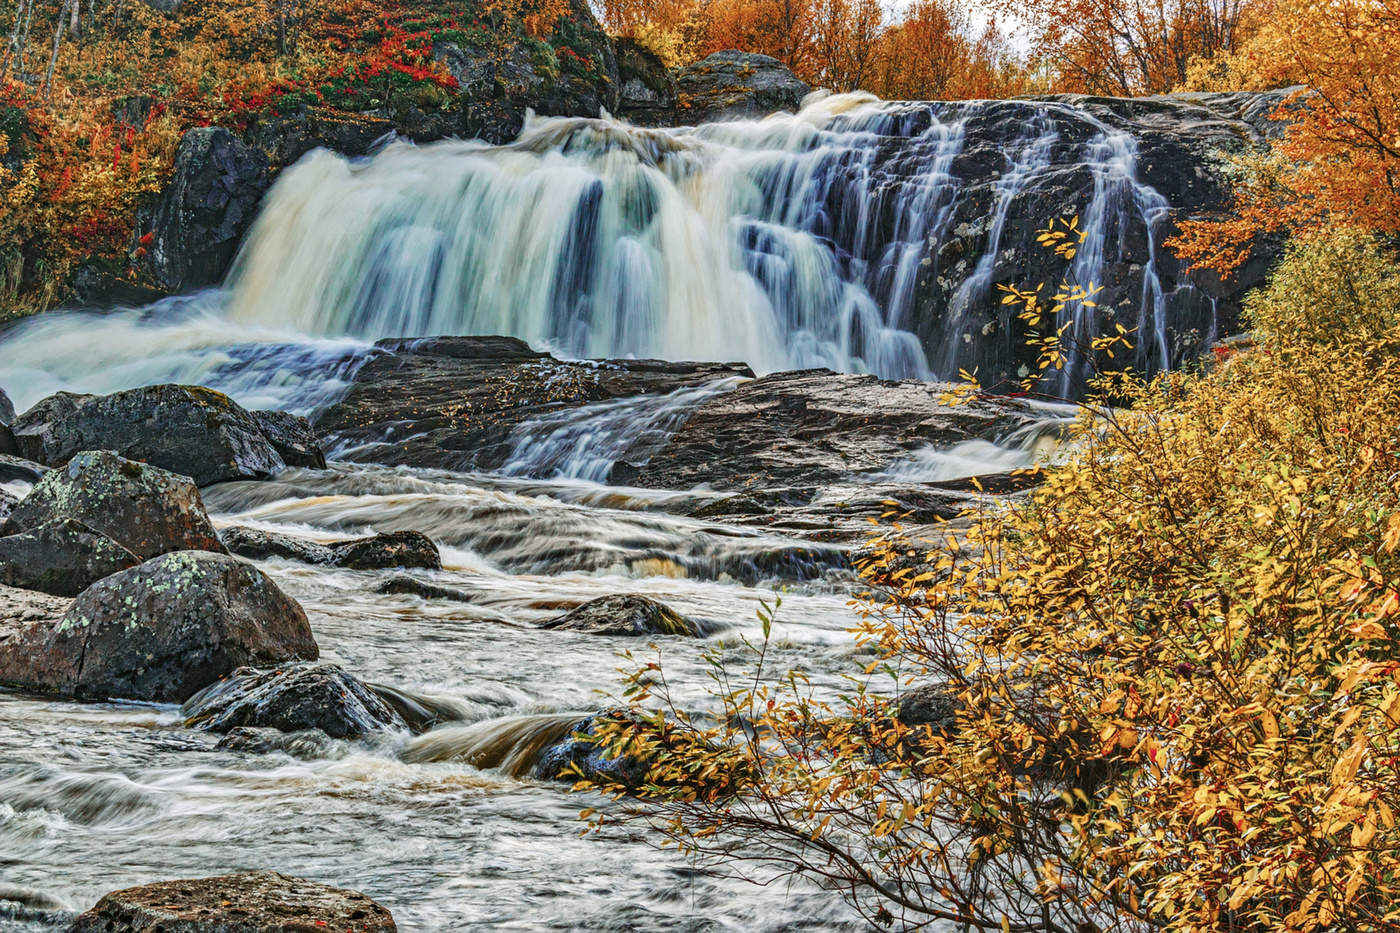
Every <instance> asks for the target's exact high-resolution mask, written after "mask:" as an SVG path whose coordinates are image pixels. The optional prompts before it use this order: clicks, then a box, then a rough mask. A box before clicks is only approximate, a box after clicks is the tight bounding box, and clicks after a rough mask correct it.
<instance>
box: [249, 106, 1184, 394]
mask: <svg viewBox="0 0 1400 933" xmlns="http://www.w3.org/2000/svg"><path fill="white" fill-rule="evenodd" d="M993 106H1001V107H1002V108H1003V109H1004V108H1006V107H1007V106H1008V105H1007V102H999V103H993V102H966V103H960V104H928V103H918V104H916V103H887V102H882V101H879V100H877V99H875V98H874V97H872V96H870V95H866V94H847V95H837V96H824V97H823V96H821V95H814V96H813V99H810V100H809V101H808V103H807V104H806V105H805V106H804V107H803V109H802V110H801V112H800V113H797V114H776V115H774V116H771V117H769V118H767V119H765V120H761V121H740V122H733V123H719V124H707V125H704V126H700V127H692V128H679V129H669V130H651V129H639V128H636V127H632V126H630V125H628V124H625V123H622V122H618V121H614V120H610V119H602V120H587V119H573V118H532V119H530V120H529V121H528V123H527V125H526V127H525V129H524V130H523V131H522V133H521V135H520V137H519V139H517V140H516V141H515V142H514V143H512V144H509V145H506V146H494V147H493V146H487V145H485V144H482V143H479V142H456V141H449V142H442V143H436V144H433V145H429V146H423V147H416V146H413V145H410V144H408V143H396V144H393V145H391V146H389V147H388V148H387V149H386V150H384V151H383V152H381V153H380V154H378V155H377V156H375V157H373V158H370V159H365V160H358V161H353V160H346V159H344V158H342V157H340V156H337V155H334V154H332V153H329V152H324V151H321V152H316V153H312V154H311V155H309V156H308V157H306V158H305V159H303V160H302V161H301V162H300V163H298V164H297V165H296V166H294V167H293V168H291V169H289V170H288V171H286V172H284V173H283V175H282V177H281V179H280V180H279V182H278V184H277V185H276V187H275V188H274V190H273V192H272V194H271V196H270V198H269V200H268V202H267V205H266V207H265V208H264V210H263V213H262V215H261V216H260V218H259V220H258V222H257V224H256V225H255V227H254V230H253V232H252V234H251V236H250V238H249V241H248V243H247V244H246V246H245V249H244V250H243V252H242V253H241V255H240V257H239V260H238V262H237V264H236V266H235V269H234V270H233V272H232V274H231V278H230V281H229V287H230V289H231V296H230V298H229V302H230V307H229V311H228V314H229V316H230V317H231V318H232V319H233V320H235V321H239V322H244V323H248V324H256V325H259V326H263V327H271V326H279V327H288V326H290V327H292V328H294V329H296V330H298V331H300V332H303V333H307V334H315V335H321V336H348V337H355V338H360V339H367V338H378V337H384V336H405V335H407V336H418V335H429V334H445V333H454V334H509V335H513V336H517V337H521V338H523V339H525V340H527V341H529V342H530V343H531V344H533V345H536V346H539V347H543V348H548V349H551V350H553V351H554V352H556V353H560V354H562V355H567V356H573V357H617V356H636V357H661V358H667V359H708V360H743V361H745V362H748V363H749V364H750V365H752V366H753V367H754V368H755V369H756V370H758V371H760V372H763V371H774V370H782V369H798V368H807V367H828V368H831V369H836V370H842V371H850V372H875V373H878V374H879V375H882V376H885V377H891V378H906V377H912V378H931V377H945V378H947V377H953V376H955V375H956V373H957V370H958V368H959V367H960V365H961V363H962V362H963V361H964V358H965V356H966V354H965V352H964V345H965V344H966V343H967V342H968V341H969V340H970V339H971V337H970V336H969V335H968V334H967V333H964V331H965V330H967V328H968V327H969V326H970V325H969V321H970V320H971V318H972V315H974V314H975V313H986V309H987V308H988V307H992V308H995V306H996V305H998V304H999V299H1000V296H999V295H998V294H996V293H995V290H994V288H993V286H994V284H995V283H996V282H997V281H998V279H997V272H998V270H997V260H998V256H999V254H1000V253H1001V252H1002V251H1003V250H1004V249H1005V248H1006V246H1007V245H1008V240H1010V239H1013V237H1012V234H1011V231H1009V230H1008V218H1009V217H1010V216H1011V215H1012V207H1013V204H1015V203H1016V202H1017V201H1018V199H1022V198H1025V197H1031V196H1034V192H1035V190H1036V188H1037V186H1038V185H1040V184H1041V183H1042V182H1043V181H1044V180H1045V179H1046V178H1050V177H1051V176H1053V175H1054V173H1055V172H1057V171H1063V170H1064V168H1065V165H1066V164H1067V163H1068V164H1070V165H1080V166H1083V165H1087V166H1089V169H1090V172H1091V173H1092V177H1093V180H1092V186H1091V189H1092V190H1090V191H1087V192H1081V194H1083V196H1084V198H1085V199H1086V201H1087V204H1076V203H1067V204H1064V205H1056V209H1061V208H1062V209H1063V211H1064V212H1065V213H1071V212H1074V211H1075V210H1082V211H1083V216H1084V223H1085V225H1086V226H1087V227H1088V228H1089V229H1090V232H1091V235H1092V236H1091V240H1090V242H1088V243H1086V244H1085V249H1084V250H1082V251H1081V253H1080V257H1079V259H1078V260H1077V261H1076V263H1075V268H1074V272H1075V275H1076V276H1077V277H1078V278H1080V279H1083V280H1086V281H1087V280H1095V281H1098V280H1101V279H1102V277H1103V273H1104V268H1105V267H1106V266H1107V265H1109V264H1113V263H1121V262H1123V261H1125V259H1127V260H1131V261H1133V262H1136V263H1138V265H1139V266H1140V267H1141V279H1142V281H1141V287H1140V293H1139V294H1138V296H1137V304H1138V305H1139V308H1138V310H1139V311H1140V313H1141V317H1142V321H1143V322H1144V323H1146V324H1147V325H1148V328H1147V329H1148V331H1149V332H1150V333H1149V337H1150V339H1151V341H1152V342H1153V347H1154V349H1153V350H1152V353H1153V354H1154V356H1153V358H1152V359H1150V360H1147V361H1146V362H1148V363H1149V364H1150V365H1151V366H1154V367H1155V366H1162V365H1166V364H1167V363H1168V362H1169V361H1168V360H1167V358H1166V356H1165V346H1166V343H1167V341H1166V335H1165V326H1166V324H1165V320H1166V315H1167V313H1168V310H1169V309H1168V308H1167V307H1166V303H1165V298H1164V295H1165V291H1164V289H1163V287H1162V284H1161V282H1160V281H1159V280H1158V263H1157V258H1156V252H1157V244H1156V235H1157V234H1156V227H1157V226H1158V225H1159V224H1160V222H1161V220H1162V219H1163V218H1164V217H1165V214H1166V208H1167V206H1168V205H1167V203H1166V201H1165V199H1164V198H1162V196H1161V195H1160V194H1157V193H1156V192H1155V191H1153V190H1152V189H1151V188H1148V187H1146V186H1144V185H1142V184H1140V183H1138V181H1137V176H1136V170H1135V161H1136V150H1135V147H1134V144H1133V140H1132V137H1131V136H1129V135H1128V134H1126V133H1124V132H1121V131H1115V130H1111V129H1109V128H1108V127H1105V126H1103V125H1102V124H1101V123H1099V122H1098V121H1096V120H1094V119H1093V118H1091V117H1088V116H1087V115H1085V114H1083V113H1080V112H1078V111H1077V110H1076V109H1075V108H1073V107H1071V106H1069V105H1067V104H1065V103H1062V102H1055V101H1046V102H1014V108H1015V109H1011V110H1007V111H1006V117H1005V119H1007V120H1010V121H1013V122H1014V124H1015V125H1014V126H1010V127H1007V128H1006V131H1007V133H1008V134H1009V135H1008V141H1006V142H1005V143H1002V144H998V147H999V149H1000V155H999V157H998V158H997V159H996V160H994V161H995V162H999V163H1001V164H987V163H984V162H983V161H982V160H981V159H980V158H974V157H972V156H971V155H970V153H969V152H968V129H967V127H968V123H969V120H970V119H971V118H975V117H985V115H986V114H987V112H988V108H991V107H993ZM998 112H1000V111H998ZM1071 124H1072V125H1073V126H1074V127H1075V129H1076V130H1077V132H1074V133H1069V134H1066V133H1064V132H1062V130H1063V128H1064V127H1065V126H1067V125H1071ZM1085 127H1088V131H1086V130H1085ZM1089 136H1092V138H1088V137H1089ZM1067 137H1068V138H1067ZM980 143H981V144H982V145H983V146H984V148H985V143H986V141H985V140H981V141H980ZM988 186H990V189H991V191H992V196H991V201H992V203H991V205H990V207H989V209H988V210H987V211H986V212H985V216H981V217H974V218H973V219H974V220H977V221H978V222H979V223H980V224H981V226H982V228H984V229H985V234H984V235H982V237H981V242H980V244H979V247H980V254H979V255H977V256H976V257H975V262H974V263H972V265H971V268H970V269H968V268H964V267H965V266H966V265H967V264H966V263H962V264H960V265H959V266H958V268H956V269H945V268H941V267H940V260H939V253H940V250H941V249H942V247H943V246H945V245H946V244H947V243H949V242H950V241H951V240H952V239H953V238H954V237H955V236H966V234H965V233H959V232H957V231H955V228H958V229H959V230H960V229H961V228H960V227H959V224H958V223H957V221H959V220H964V221H965V220H966V219H967V215H968V212H969V211H972V212H976V211H977V210H978V208H977V206H976V204H975V203H974V196H976V195H977V192H979V191H980V190H982V189H985V188H987V187H988ZM1021 213H1022V214H1025V213H1026V211H1025V210H1022V211H1021ZM1049 219H1050V217H1049V216H1045V217H1039V218H1036V220H1037V222H1038V223H1040V224H1043V223H1045V222H1048V220H1049ZM1134 224H1138V225H1141V224H1146V225H1147V228H1148V231H1147V242H1146V244H1145V247H1144V246H1143V244H1141V243H1139V242H1138V240H1140V239H1141V237H1136V238H1135V237H1134V235H1133V230H1132V229H1130V228H1132V227H1133V225H1134ZM1015 239H1016V240H1017V243H1022V242H1023V241H1027V240H1028V236H1027V234H1026V231H1024V230H1018V231H1017V232H1016V235H1015ZM949 280H954V281H955V283H956V287H955V288H952V289H950V290H949V291H948V294H946V295H944V294H940V293H939V291H938V289H937V288H936V287H934V285H933V284H932V283H933V282H935V281H937V282H938V283H943V284H944V287H945V288H946V283H947V281H949ZM1071 313H1073V314H1075V315H1077V316H1076V317H1075V320H1074V325H1075V328H1074V332H1075V334H1076V335H1080V334H1081V332H1082V331H1084V330H1085V329H1086V328H1091V326H1092V325H1091V322H1089V321H1088V317H1089V315H1088V314H1087V313H1086V312H1085V309H1075V310H1072V312H1071ZM934 319H941V320H942V321H943V323H942V325H941V326H938V327H933V328H932V329H931V327H930V324H929V321H931V320H934ZM1133 323H1134V324H1136V323H1138V322H1137V321H1136V320H1135V321H1134V322H1133ZM979 326H980V325H979Z"/></svg>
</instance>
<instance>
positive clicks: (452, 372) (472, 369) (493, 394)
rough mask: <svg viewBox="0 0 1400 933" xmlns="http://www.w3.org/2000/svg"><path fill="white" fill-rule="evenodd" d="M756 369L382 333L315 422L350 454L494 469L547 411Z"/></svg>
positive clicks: (497, 340)
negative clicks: (580, 355)
mask: <svg viewBox="0 0 1400 933" xmlns="http://www.w3.org/2000/svg"><path fill="white" fill-rule="evenodd" d="M751 375H753V373H752V371H751V370H750V369H749V368H748V367H747V366H746V365H744V364H741V363H670V362H665V361H661V360H601V361H590V362H587V363H574V362H564V361H561V360H557V359H555V358H554V357H552V356H550V355H549V354H547V353H540V352H537V351H535V350H531V349H530V347H529V345H528V344H526V343H525V342H524V341H521V340H517V339H515V338H513V337H430V338H425V339H420V340H381V341H379V342H378V343H377V344H375V353H374V354H373V355H372V356H371V357H370V358H369V359H368V360H367V361H366V362H365V363H364V365H363V366H361V367H360V368H359V369H358V370H357V371H356V373H355V377H354V382H353V383H352V384H351V386H350V389H349V391H348V392H346V393H345V395H344V396H343V397H342V398H341V399H340V401H338V402H337V403H335V404H334V405H332V406H330V408H328V409H326V410H325V411H323V412H321V413H320V414H319V415H318V416H317V417H316V422H315V427H316V430H317V432H318V433H319V434H320V436H321V437H322V438H323V439H324V441H325V443H326V444H327V446H330V447H338V448H343V449H348V451H349V452H348V453H346V454H344V455H343V456H344V458H345V459H348V460H354V461H358V462H362V463H384V464H389V465H395V464H407V465H411V466H418V467H440V468H443V469H448V470H493V469H496V468H498V467H500V466H502V465H503V464H504V463H505V462H506V461H507V459H508V458H509V457H510V456H511V453H512V449H513V448H512V444H511V443H510V442H509V440H510V436H511V431H512V430H513V429H514V428H515V427H516V426H517V425H519V424H521V423H522V422H525V421H529V420H531V419H532V418H536V417H538V416H540V415H543V414H548V413H550V412H554V411H558V410H560V409H566V408H577V407H579V406H581V405H586V404H588V403H590V402H601V401H606V400H609V399H616V398H625V397H629V396H635V395H647V394H656V393H665V392H671V391H673V390H675V389H680V388H685V387H688V386H701V385H706V384H708V383H711V382H714V381H716V380H719V379H725V378H729V377H733V376H751Z"/></svg>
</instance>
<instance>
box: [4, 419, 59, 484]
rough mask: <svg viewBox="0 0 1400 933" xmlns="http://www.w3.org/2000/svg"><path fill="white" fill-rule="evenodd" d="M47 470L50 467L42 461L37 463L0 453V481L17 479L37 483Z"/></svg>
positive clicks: (6, 481)
mask: <svg viewBox="0 0 1400 933" xmlns="http://www.w3.org/2000/svg"><path fill="white" fill-rule="evenodd" d="M0 433H3V432H0ZM47 472H49V468H48V467H46V466H44V465H43V464H42V463H35V462H34V461H33V460H26V459H24V458H23V457H18V456H15V455H13V454H0V483H12V482H14V481H16V480H18V481H19V482H22V483H37V482H39V480H41V479H43V478H44V474H45V473H47Z"/></svg>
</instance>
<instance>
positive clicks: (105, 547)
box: [0, 518, 141, 596]
mask: <svg viewBox="0 0 1400 933" xmlns="http://www.w3.org/2000/svg"><path fill="white" fill-rule="evenodd" d="M139 563H141V559H140V558H139V557H137V556H136V555H135V554H133V553H131V552H130V551H128V550H127V549H126V548H124V547H122V546H121V545H120V544H118V543H117V542H115V541H113V540H112V539H111V538H109V537H107V536H106V535H104V534H102V533H101V532H100V531H93V530H92V529H91V528H89V527H88V526H87V525H84V524H83V523H82V522H80V521H77V520H76V519H72V518H63V519H58V520H57V521H52V522H48V523H46V524H43V525H40V526H39V527H37V528H35V529H33V530H31V531H25V532H21V533H20V534H17V535H8V536H6V537H3V538H0V583H4V584H6V585H7V586H17V587H21V588H23V589H26V590H38V591H40V592H41V593H52V594H53V595H55V596H77V595H78V594H79V593H81V592H82V591H83V590H85V589H87V588H88V587H89V586H91V585H92V584H94V583H96V582H97V581H98V580H101V579H102V578H103V577H106V576H110V575H112V574H114V573H117V572H118V571H121V570H127V569H129V568H131V567H135V566H136V565H137V564H139Z"/></svg>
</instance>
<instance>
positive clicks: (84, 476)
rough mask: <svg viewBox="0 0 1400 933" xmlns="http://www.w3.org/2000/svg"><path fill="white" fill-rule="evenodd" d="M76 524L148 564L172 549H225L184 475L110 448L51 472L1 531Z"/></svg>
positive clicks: (12, 532)
mask: <svg viewBox="0 0 1400 933" xmlns="http://www.w3.org/2000/svg"><path fill="white" fill-rule="evenodd" d="M64 519H73V520H76V521H78V522H81V523H82V524H83V525H85V526H86V527H87V528H89V529H91V530H92V531H94V532H97V533H99V534H101V535H104V536H106V537H108V538H110V539H112V540H113V541H115V542H116V543H117V544H119V545H121V547H123V548H125V549H126V550H128V551H130V552H131V553H132V554H134V555H136V556H137V557H138V558H140V559H142V560H145V559H146V558H149V557H155V556H156V555H158V554H164V553H166V552H168V551H223V550H224V546H223V545H222V544H221V543H219V536H218V533H217V532H215V531H214V525H213V524H212V523H211V522H210V521H209V516H208V514H207V513H206V512H205V511H204V502H203V500H202V499H200V496H199V490H198V489H196V488H195V486H194V484H193V483H192V482H190V481H189V480H188V479H187V478H185V477H183V476H179V475H176V474H175V473H171V472H169V471H167V470H162V469H160V468H159V467H153V466H149V465H147V464H144V463H137V462H135V461H133V460H126V459H124V458H122V457H119V456H117V455H116V454H114V453H111V452H109V451H105V450H89V451H84V452H82V453H79V454H78V455H76V456H75V457H73V458H72V459H71V460H69V461H68V465H67V466H65V467H64V468H63V469H61V470H50V471H49V472H48V473H47V474H46V475H45V476H44V478H43V479H41V480H40V481H39V483H38V485H36V486H35V487H34V488H33V489H32V490H30V492H29V495H27V496H25V497H24V499H23V501H21V502H20V503H19V505H17V506H15V509H14V511H13V512H12V513H11V514H10V517H9V518H8V519H6V520H5V523H4V525H3V526H0V531H2V532H3V533H4V534H7V535H17V534H21V533H23V532H26V531H32V530H34V529H37V528H39V527H41V526H43V525H47V524H49V523H52V522H57V521H62V520H64Z"/></svg>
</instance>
